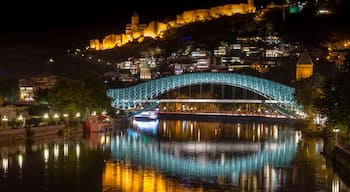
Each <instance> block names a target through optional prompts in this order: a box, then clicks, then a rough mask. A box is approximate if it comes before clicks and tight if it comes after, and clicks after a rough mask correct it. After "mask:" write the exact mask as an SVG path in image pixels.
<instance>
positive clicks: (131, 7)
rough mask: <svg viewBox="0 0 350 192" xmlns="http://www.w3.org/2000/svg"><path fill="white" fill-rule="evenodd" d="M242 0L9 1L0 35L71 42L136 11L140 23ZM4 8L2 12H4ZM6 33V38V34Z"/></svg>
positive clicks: (120, 25)
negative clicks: (67, 39)
mask: <svg viewBox="0 0 350 192" xmlns="http://www.w3.org/2000/svg"><path fill="white" fill-rule="evenodd" d="M239 2H246V1H245V0H174V1H168V0H166V1H163V2H157V1H155V0H149V1H146V0H138V1H132V0H126V1H123V2H121V1H119V0H118V1H117V0H115V1H114V2H113V1H110V0H108V1H107V0H86V1H82V0H79V1H74V0H71V1H68V0H50V1H49V0H47V1H34V0H32V1H23V2H18V1H11V2H9V4H8V5H6V6H4V7H3V10H2V11H1V12H0V18H1V20H0V21H1V25H2V27H1V35H2V37H5V39H6V38H11V37H15V38H17V37H18V38H19V39H18V40H19V41H21V40H23V39H38V40H39V41H45V40H46V39H52V38H53V39H55V38H59V37H68V38H69V36H71V37H72V38H73V37H74V38H77V39H71V40H72V41H79V40H82V39H84V38H89V37H100V36H103V35H105V34H108V33H119V32H122V31H121V30H123V29H124V27H125V24H126V23H129V20H130V16H131V14H132V13H133V12H134V11H136V12H137V13H138V15H139V16H140V20H141V22H144V23H148V22H149V21H151V20H153V19H157V18H159V20H162V19H163V18H164V17H166V16H175V15H176V14H178V13H181V12H183V11H184V10H191V9H198V8H208V7H210V6H216V5H223V4H226V3H239ZM4 10H6V11H4ZM9 36H10V37H9Z"/></svg>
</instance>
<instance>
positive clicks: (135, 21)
mask: <svg viewBox="0 0 350 192" xmlns="http://www.w3.org/2000/svg"><path fill="white" fill-rule="evenodd" d="M253 1H254V0H248V3H247V4H227V5H222V6H217V7H212V8H210V9H197V10H191V11H184V12H183V13H182V14H180V15H177V16H176V20H173V21H169V22H166V23H164V22H158V21H151V22H150V23H149V24H140V23H139V17H138V15H137V14H136V13H134V14H133V15H132V16H131V23H130V24H127V25H126V28H125V33H124V34H109V35H107V36H105V37H104V38H103V39H102V41H100V40H99V39H92V40H90V49H95V50H105V49H112V48H114V47H116V46H122V45H124V44H126V43H128V42H131V41H133V40H139V41H142V38H143V37H151V38H158V37H159V38H161V37H162V35H163V33H164V32H165V31H166V30H168V29H172V28H177V27H181V26H183V25H186V24H190V23H193V22H199V21H208V20H212V19H217V18H219V17H221V16H232V15H235V14H247V13H253V12H255V6H254V3H253Z"/></svg>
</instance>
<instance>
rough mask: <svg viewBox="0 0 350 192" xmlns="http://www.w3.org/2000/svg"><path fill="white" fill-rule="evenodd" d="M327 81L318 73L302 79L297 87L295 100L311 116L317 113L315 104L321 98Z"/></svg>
mask: <svg viewBox="0 0 350 192" xmlns="http://www.w3.org/2000/svg"><path fill="white" fill-rule="evenodd" d="M324 81H325V79H324V77H323V76H321V75H320V74H318V73H315V74H313V75H312V76H311V77H310V78H307V79H302V80H300V81H298V82H297V83H296V85H295V95H294V96H295V98H296V100H297V103H298V104H299V105H302V106H303V107H304V111H306V112H307V113H308V114H309V115H312V114H313V113H315V112H316V106H315V102H316V100H317V99H319V98H320V97H321V94H322V86H323V83H324Z"/></svg>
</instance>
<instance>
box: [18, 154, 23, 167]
mask: <svg viewBox="0 0 350 192" xmlns="http://www.w3.org/2000/svg"><path fill="white" fill-rule="evenodd" d="M18 166H19V167H20V168H21V169H22V168H23V156H22V154H19V155H18Z"/></svg>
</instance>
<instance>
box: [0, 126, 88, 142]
mask: <svg viewBox="0 0 350 192" xmlns="http://www.w3.org/2000/svg"><path fill="white" fill-rule="evenodd" d="M83 132H84V129H83V126H82V125H78V126H77V127H68V126H66V125H64V124H61V125H51V126H40V127H31V128H17V129H5V130H0V146H4V145H8V144H25V143H26V141H27V140H32V141H33V140H34V141H50V140H51V139H53V138H57V137H69V136H71V135H77V134H81V135H83Z"/></svg>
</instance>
